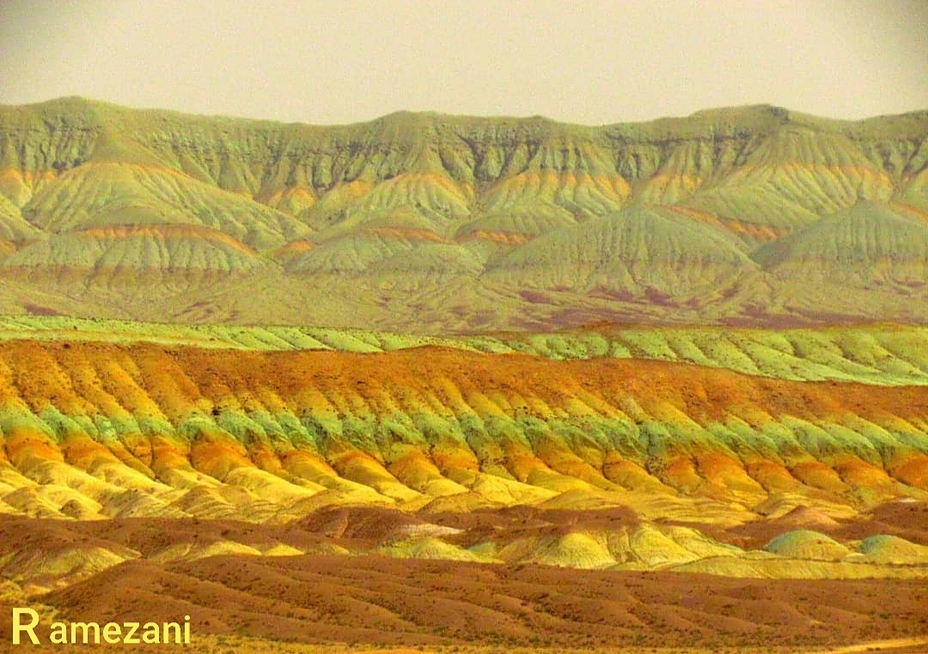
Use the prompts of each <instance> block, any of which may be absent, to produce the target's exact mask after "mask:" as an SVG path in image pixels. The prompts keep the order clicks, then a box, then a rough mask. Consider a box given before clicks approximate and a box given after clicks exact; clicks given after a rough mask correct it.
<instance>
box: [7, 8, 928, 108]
mask: <svg viewBox="0 0 928 654" xmlns="http://www.w3.org/2000/svg"><path fill="white" fill-rule="evenodd" d="M64 95H81V96H85V97H90V98H96V99H100V100H106V101H110V102H115V103H118V104H123V105H129V106H138V107H161V108H168V109H177V110H180V111H187V112H192V113H206V114H229V115H235V116H249V117H255V118H271V119H275V120H283V121H288V122H297V121H298V122H306V123H320V124H329V123H347V122H355V121H361V120H369V119H372V118H375V117H377V116H381V115H384V114H387V113H390V112H393V111H397V110H400V109H410V110H416V111H419V110H434V111H440V112H446V113H455V114H472V115H514V116H528V115H535V114H541V115H545V116H548V117H550V118H554V119H557V120H562V121H568V122H575V123H583V124H589V125H597V124H602V123H614V122H625V121H637V120H648V119H652V118H657V117H661V116H681V115H687V114H690V113H692V112H694V111H697V110H699V109H705V108H710V107H719V106H728V105H743V104H756V103H771V104H776V105H780V106H784V107H787V108H789V109H794V110H798V111H804V112H807V113H813V114H818V115H822V116H828V117H833V118H861V117H866V116H875V115H880V114H889V113H902V112H905V111H912V110H915V109H928V0H873V1H871V0H805V1H794V0H779V1H773V0H771V1H766V2H763V1H760V0H757V1H751V0H709V1H702V2H699V1H695V0H668V1H664V2H660V1H657V0H653V1H644V0H625V1H622V0H531V1H522V0H513V1H509V2H505V1H501V0H482V1H481V0H460V1H458V0H448V1H432V2H427V1H425V0H374V1H370V2H361V1H355V0H338V1H333V0H326V1H307V2H296V1H293V2H277V1H271V0H266V1H261V0H250V1H247V2H246V1H238V0H183V1H177V2H165V1H161V0H55V1H50V0H0V104H24V103H30V102H37V101H42V100H47V99H50V98H54V97H59V96H64Z"/></svg>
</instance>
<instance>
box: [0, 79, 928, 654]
mask: <svg viewBox="0 0 928 654" xmlns="http://www.w3.org/2000/svg"><path fill="white" fill-rule="evenodd" d="M926 116H928V114H925V113H924V112H921V113H913V114H906V115H903V116H890V117H881V118H874V119H870V120H865V121H858V122H842V121H830V120H824V119H820V118H816V117H813V116H807V115H803V114H796V113H794V112H789V111H786V110H783V109H779V108H776V107H767V106H763V107H745V108H736V109H724V110H714V111H708V112H700V113H698V114H695V115H694V116H691V117H688V118H680V119H665V120H661V121H655V122H652V123H641V124H623V125H611V126H604V127H597V128H587V127H579V126H573V125H563V124H559V123H554V122H552V121H548V120H545V119H541V118H532V119H478V118H464V117H455V116H444V115H440V114H407V113H401V114H394V115H391V116H387V117H384V118H382V119H379V120H377V121H373V122H371V123H364V124H358V125H348V126H341V127H325V128H323V127H311V126H306V125H280V124H276V123H268V122H259V121H247V120H239V119H225V118H204V117H193V116H184V115H181V114H173V113H170V112H161V111H135V110H129V109H122V108H120V107H115V106H112V105H106V104H102V103H96V102H92V101H88V100H83V99H80V98H68V99H63V100H58V101H54V102H49V103H44V104H42V105H32V106H26V107H0V310H2V312H3V315H2V316H0V614H2V617H0V651H14V650H15V651H19V648H13V647H12V645H11V644H10V643H11V629H12V626H11V613H12V608H13V607H33V608H34V609H35V610H37V611H39V612H40V613H41V616H42V623H41V625H40V626H39V627H38V629H37V633H40V634H43V638H46V637H47V635H48V633H49V630H50V629H51V624H52V623H53V622H55V621H65V622H71V623H73V622H88V621H95V622H108V621H115V622H120V623H122V622H126V621H134V620H135V621H142V622H145V621H152V622H159V623H160V622H165V621H177V620H180V619H183V616H185V615H189V616H190V624H191V629H192V634H193V641H192V644H191V645H190V649H191V650H193V651H200V652H208V653H211V654H228V653H229V652H262V651H265V652H292V653H294V654H297V653H302V654H310V653H320V654H321V653H329V654H341V653H342V652H348V651H357V652H371V653H372V652H393V653H394V654H401V653H408V652H412V651H416V652H418V651H426V652H442V653H449V654H450V653H452V652H455V653H461V654H490V653H495V652H506V653H512V654H519V653H523V652H524V653H526V654H527V653H528V652H536V651H545V652H552V653H553V652H564V651H585V652H590V653H591V654H593V653H597V654H611V653H616V654H617V653H619V652H625V653H631V654H644V653H645V652H649V653H651V652H657V653H659V654H671V653H672V652H696V653H708V652H731V653H734V652H749V653H754V654H774V653H777V654H787V653H799V652H830V653H832V654H839V653H843V654H852V653H853V652H863V651H888V652H896V653H897V654H915V653H917V652H922V653H923V652H926V651H928V296H926V295H925V293H926V289H928V286H926V280H928V268H926V265H928V264H926V262H928V195H926V192H928V185H926V180H928V122H926ZM24 647H25V648H26V649H31V651H48V652H52V651H75V652H78V651H127V648H128V647H129V646H128V645H112V646H107V645H104V644H100V645H96V644H94V645H89V644H88V645H76V646H73V647H71V648H70V649H68V648H67V647H64V646H62V647H55V646H52V645H49V644H48V643H45V644H44V645H43V646H42V647H34V648H33V647H31V646H24ZM11 648H12V649H11ZM137 649H138V651H164V649H165V646H164V645H152V646H150V647H149V648H148V649H145V648H144V647H140V648H137ZM132 651H136V650H135V649H133V650H132Z"/></svg>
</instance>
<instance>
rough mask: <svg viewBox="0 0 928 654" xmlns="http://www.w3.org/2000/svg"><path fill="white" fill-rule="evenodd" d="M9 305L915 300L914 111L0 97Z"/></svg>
mask: <svg viewBox="0 0 928 654" xmlns="http://www.w3.org/2000/svg"><path fill="white" fill-rule="evenodd" d="M0 252H2V255H0V256H2V260H0V308H2V309H3V311H4V313H12V314H17V313H18V314H27V313H33V314H46V315H49V314H62V315H71V316H73V315H79V316H85V317H107V318H120V319H138V320H158V321H163V320H170V321H174V322H182V323H185V322H238V323H251V324H290V325H306V324H310V325H317V326H328V327H336V328H351V327H353V328H362V329H378V330H391V331H399V332H407V333H408V332H418V333H447V332H449V331H454V332H485V331H490V330H498V329H507V330H529V331H547V330H551V329H557V328H561V327H563V326H576V325H582V324H587V323H591V322H595V321H599V320H610V321H631V322H636V323H660V324H666V323H700V324H705V323H714V324H751V325H770V326H776V325H803V324H826V323H834V322H842V323H846V322H854V321H858V320H872V319H880V320H894V321H901V322H917V323H925V322H926V320H928V312H926V309H925V307H926V305H928V301H926V300H928V296H926V293H928V285H926V284H925V280H926V278H928V270H926V263H925V262H926V261H928V114H926V113H925V112H920V113H912V114H906V115H901V116H890V117H880V118H873V119H869V120H864V121H859V122H842V121H832V120H825V119H821V118H817V117H814V116H809V115H804V114H799V113H796V112H791V111H787V110H785V109H781V108H778V107H770V106H756V107H742V108H734V109H719V110H712V111H704V112H700V113H697V114H694V115H692V116H690V117H687V118H674V119H662V120H657V121H653V122H650V123H635V124H616V125H606V126H601V127H582V126H576V125H567V124H560V123H556V122H553V121H550V120H547V119H544V118H541V117H533V118H524V119H516V118H469V117H459V116H447V115H441V114H431V113H397V114H391V115H389V116H385V117H383V118H380V119H377V120H375V121H372V122H369V123H361V124H355V125H345V126H329V127H320V126H308V125H299V124H289V125H284V124H278V123H272V122H262V121H253V120H244V119H232V118H223V117H198V116H188V115H183V114H176V113H171V112H165V111H155V110H148V111H143V110H131V109H125V108H121V107H117V106H113V105H108V104H104V103H100V102H93V101H89V100H84V99H81V98H65V99H61V100H56V101H51V102H47V103H43V104H38V105H30V106H22V107H0Z"/></svg>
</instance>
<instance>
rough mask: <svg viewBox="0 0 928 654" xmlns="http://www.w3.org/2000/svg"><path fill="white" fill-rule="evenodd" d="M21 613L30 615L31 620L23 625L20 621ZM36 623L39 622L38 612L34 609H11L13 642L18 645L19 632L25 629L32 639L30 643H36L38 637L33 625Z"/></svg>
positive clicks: (37, 642)
mask: <svg viewBox="0 0 928 654" xmlns="http://www.w3.org/2000/svg"><path fill="white" fill-rule="evenodd" d="M23 615H29V616H31V617H32V621H31V622H30V623H29V624H25V625H24V624H22V623H21V622H20V618H21V617H22V616H23ZM37 624H39V614H38V612H37V611H34V610H33V609H20V608H14V609H13V644H14V645H19V642H20V641H19V634H20V633H21V632H23V631H25V632H26V633H27V634H29V640H31V641H32V644H33V645H38V644H39V639H38V637H37V636H36V635H35V626H36V625H37Z"/></svg>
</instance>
